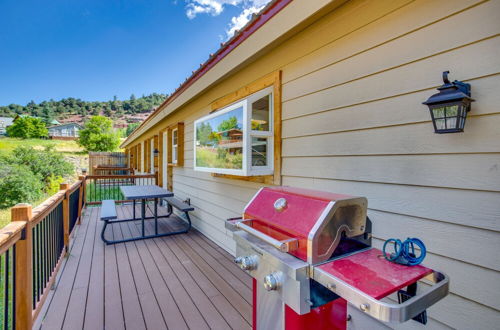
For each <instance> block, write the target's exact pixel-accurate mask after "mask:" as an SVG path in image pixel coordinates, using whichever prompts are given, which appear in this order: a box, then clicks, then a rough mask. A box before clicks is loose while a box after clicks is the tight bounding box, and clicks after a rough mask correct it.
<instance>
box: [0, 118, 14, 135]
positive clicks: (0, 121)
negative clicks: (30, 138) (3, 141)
mask: <svg viewBox="0 0 500 330" xmlns="http://www.w3.org/2000/svg"><path fill="white" fill-rule="evenodd" d="M13 122H14V118H11V117H0V135H5V134H7V127H9V126H10V125H12V123H13Z"/></svg>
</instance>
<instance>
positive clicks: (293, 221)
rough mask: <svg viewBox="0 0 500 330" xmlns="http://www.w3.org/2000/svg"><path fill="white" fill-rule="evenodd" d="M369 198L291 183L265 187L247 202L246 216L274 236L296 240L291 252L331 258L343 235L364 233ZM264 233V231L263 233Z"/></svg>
mask: <svg viewBox="0 0 500 330" xmlns="http://www.w3.org/2000/svg"><path fill="white" fill-rule="evenodd" d="M366 208H367V200H366V198H364V197H353V196H349V195H341V194H334V193H327V192H321V191H315V190H309V189H302V188H292V187H266V188H262V189H261V190H259V192H258V193H257V194H256V195H255V196H254V197H253V199H252V200H251V201H250V203H249V204H248V205H247V206H246V208H245V211H244V215H243V218H244V219H247V220H251V221H247V222H249V223H250V224H251V227H252V228H253V229H254V230H256V231H258V232H260V233H262V234H263V235H265V236H268V237H271V238H272V239H274V240H279V241H290V240H296V241H297V244H296V247H295V248H293V249H290V250H288V253H290V254H292V255H294V256H296V257H297V258H300V259H302V260H304V261H307V262H309V263H311V264H316V263H319V262H323V261H326V260H328V259H329V258H330V257H331V255H332V254H333V252H334V251H335V248H336V247H337V246H338V244H339V242H340V238H341V237H342V235H345V236H347V237H354V236H358V235H361V234H363V233H364V231H365V226H366ZM261 236H262V235H261Z"/></svg>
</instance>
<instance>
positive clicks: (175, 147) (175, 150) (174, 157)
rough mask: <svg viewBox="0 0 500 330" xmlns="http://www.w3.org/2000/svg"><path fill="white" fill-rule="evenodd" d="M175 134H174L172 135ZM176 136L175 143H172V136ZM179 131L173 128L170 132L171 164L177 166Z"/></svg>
mask: <svg viewBox="0 0 500 330" xmlns="http://www.w3.org/2000/svg"><path fill="white" fill-rule="evenodd" d="M174 133H175V134H174ZM175 135H177V143H174V141H175V140H174V136H175ZM178 148H179V129H178V128H174V129H173V130H172V164H177V159H178V157H179V151H178Z"/></svg>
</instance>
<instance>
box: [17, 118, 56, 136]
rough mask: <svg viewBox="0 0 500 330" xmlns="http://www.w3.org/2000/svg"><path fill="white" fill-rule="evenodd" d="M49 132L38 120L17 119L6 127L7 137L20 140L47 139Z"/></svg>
mask: <svg viewBox="0 0 500 330" xmlns="http://www.w3.org/2000/svg"><path fill="white" fill-rule="evenodd" d="M48 134H49V131H48V130H47V127H46V126H45V123H44V122H43V121H42V120H41V119H40V118H35V117H19V118H17V119H16V120H15V121H14V123H13V124H12V125H11V126H9V127H7V135H8V136H10V137H14V138H21V139H33V138H34V139H39V138H44V137H47V136H48Z"/></svg>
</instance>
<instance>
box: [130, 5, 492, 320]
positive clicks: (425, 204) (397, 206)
mask: <svg viewBox="0 0 500 330" xmlns="http://www.w3.org/2000/svg"><path fill="white" fill-rule="evenodd" d="M499 34H500V1H498V0H491V1H477V0H456V1H435V0H415V1H409V0H406V1H405V0H400V1H368V0H365V1H350V2H347V3H345V4H344V5H342V6H340V7H339V8H337V9H336V10H334V11H332V12H330V13H326V14H325V15H324V16H323V17H322V18H321V19H319V20H317V21H316V22H314V23H313V24H311V25H310V26H308V27H307V29H305V30H303V31H301V32H300V33H296V34H294V35H293V36H292V37H291V38H290V39H288V40H287V41H286V42H284V43H282V44H281V45H279V46H277V47H276V48H274V49H272V51H269V52H268V53H267V54H264V55H262V57H261V58H259V59H258V60H256V61H254V62H253V63H252V64H250V65H247V66H245V67H242V68H241V69H240V71H239V72H237V73H236V74H233V75H231V76H230V77H228V78H226V79H224V80H223V81H221V82H219V83H218V84H217V85H215V86H213V87H212V88H210V89H208V90H206V91H204V92H203V93H202V94H201V95H200V96H199V97H197V98H194V99H193V100H191V101H190V103H188V104H186V105H185V106H183V107H181V108H179V109H177V110H176V111H175V112H174V113H172V114H171V115H170V116H169V117H167V118H166V119H164V120H163V121H161V122H160V123H158V124H156V125H155V126H154V127H152V128H151V129H149V130H148V131H147V132H146V133H145V134H143V136H141V137H140V138H139V139H138V140H137V141H144V140H145V139H148V138H151V137H152V136H154V135H155V134H158V132H159V131H160V130H161V129H164V128H166V127H168V126H169V125H173V124H175V123H176V122H179V121H182V122H184V124H185V131H184V166H183V167H176V168H174V169H173V189H174V193H175V195H176V196H177V197H179V198H181V199H184V198H188V197H189V198H191V202H192V204H193V205H194V207H195V208H196V210H195V211H194V212H193V216H192V220H193V225H194V226H195V227H196V228H198V229H199V230H200V231H202V232H203V233H204V234H206V235H207V236H208V237H210V238H211V239H213V240H214V241H215V242H217V243H218V244H219V245H220V246H222V247H223V248H224V249H226V250H228V251H230V252H234V248H235V246H234V243H233V241H232V238H231V234H230V233H229V232H228V231H227V230H226V229H225V227H224V221H225V219H227V218H229V217H235V216H239V215H240V214H241V212H242V209H243V208H244V206H245V204H246V203H247V202H248V200H249V199H250V198H251V197H252V196H253V194H254V193H255V192H256V191H257V189H258V188H259V187H260V186H261V185H260V184H257V183H251V182H246V181H238V180H231V179H225V178H215V177H212V176H211V175H210V174H209V173H203V172H195V171H193V134H194V127H193V122H194V121H195V120H196V119H198V118H200V117H201V116H203V115H205V114H208V113H209V112H210V111H211V109H210V104H211V103H212V102H213V101H214V100H217V99H219V98H220V97H222V96H224V95H226V94H228V93H230V92H233V91H235V90H237V89H238V88H241V87H243V86H245V85H247V84H249V83H251V82H252V81H254V80H256V79H258V78H261V77H263V76H264V75H266V74H269V73H271V72H273V71H275V70H282V77H283V86H282V117H283V120H282V139H283V142H282V143H283V146H282V182H283V184H284V185H292V186H301V187H310V188H313V189H322V190H329V191H334V192H340V193H347V194H354V195H362V196H366V197H367V198H368V201H369V216H370V218H371V219H372V221H373V234H374V245H375V246H376V247H381V244H382V242H383V240H385V239H387V238H389V237H399V238H405V237H407V236H417V237H420V238H422V239H423V240H424V241H425V243H426V245H427V246H428V250H429V253H428V257H427V259H426V264H428V265H429V266H431V267H435V268H438V269H440V270H443V271H445V272H446V273H448V274H449V275H450V276H451V294H450V296H449V297H447V298H446V299H445V300H444V301H442V302H440V303H438V304H437V305H436V306H434V307H432V308H431V309H430V310H429V316H430V318H431V319H430V324H429V325H428V328H443V329H446V328H458V329H492V328H495V327H498V324H499V322H500V312H499V310H500V296H499V292H500V281H499V279H500V274H499V271H500V257H499V254H498V253H497V250H498V248H499V247H500V234H499V232H500V129H499V127H500V110H499V109H500V108H499V106H498V105H499V104H500V90H499V86H500V56H499V54H500V36H499ZM444 70H450V71H451V74H450V76H451V78H452V79H459V80H465V81H467V82H469V83H471V85H472V93H473V95H472V96H473V98H475V99H476V102H475V103H473V105H472V111H471V112H470V114H469V117H468V119H467V123H466V127H465V132H464V133H460V134H445V135H438V134H434V133H433V128H432V123H431V122H430V116H429V113H428V110H427V109H426V107H425V106H423V105H422V104H421V102H423V101H424V100H426V99H427V97H428V96H430V95H431V94H433V93H435V88H436V87H437V86H439V85H440V84H441V81H440V75H441V72H442V71H444ZM136 143H137V142H136V141H134V142H133V144H136ZM404 326H405V328H406V327H408V328H419V326H418V325H417V324H416V323H414V322H409V323H407V324H405V325H404Z"/></svg>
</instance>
